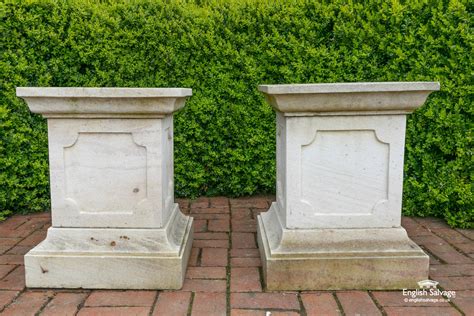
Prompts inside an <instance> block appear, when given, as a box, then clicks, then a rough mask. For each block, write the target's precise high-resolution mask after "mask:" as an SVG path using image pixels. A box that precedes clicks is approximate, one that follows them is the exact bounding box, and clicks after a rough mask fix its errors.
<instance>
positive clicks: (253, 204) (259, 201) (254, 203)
mask: <svg viewBox="0 0 474 316" xmlns="http://www.w3.org/2000/svg"><path fill="white" fill-rule="evenodd" d="M230 206H231V207H236V208H242V207H250V208H268V206H269V203H268V201H267V200H266V199H265V198H261V197H251V198H239V199H231V200H230Z"/></svg>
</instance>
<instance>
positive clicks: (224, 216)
mask: <svg viewBox="0 0 474 316" xmlns="http://www.w3.org/2000/svg"><path fill="white" fill-rule="evenodd" d="M191 216H192V217H194V219H207V220H210V219H215V220H226V221H228V220H230V215H229V214H191Z"/></svg>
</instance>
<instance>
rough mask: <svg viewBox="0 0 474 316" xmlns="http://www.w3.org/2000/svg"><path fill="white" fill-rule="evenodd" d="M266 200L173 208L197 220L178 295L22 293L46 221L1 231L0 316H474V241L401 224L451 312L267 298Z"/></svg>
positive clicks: (424, 221) (394, 301) (329, 295)
mask: <svg viewBox="0 0 474 316" xmlns="http://www.w3.org/2000/svg"><path fill="white" fill-rule="evenodd" d="M272 199H273V198H272V197H266V196H265V197H261V196H260V197H250V198H239V199H228V198H225V197H217V198H207V197H202V198H199V199H197V200H194V201H191V200H188V199H177V203H179V205H180V207H181V210H182V212H183V213H185V214H190V215H191V216H193V217H194V218H195V221H194V222H195V240H194V244H193V249H192V251H191V256H190V260H189V264H188V266H189V267H188V270H187V273H186V279H185V283H184V287H183V289H181V290H179V291H120V290H114V291H105V290H93V291H90V290H38V289H26V288H25V283H24V282H25V281H24V267H23V255H24V254H25V253H26V252H27V251H28V250H29V249H30V248H31V247H32V246H34V245H36V244H37V243H38V242H40V241H41V240H42V239H43V238H44V236H45V231H46V229H47V227H49V225H50V214H48V213H41V214H34V215H21V216H14V217H12V218H10V219H8V220H7V221H5V222H2V223H0V314H1V315H79V316H84V315H114V316H116V315H119V316H120V315H127V316H128V315H155V316H156V315H172V316H174V315H177V316H179V315H193V316H196V315H197V316H199V315H206V316H212V315H217V316H219V315H231V316H239V315H243V316H245V315H261V316H267V315H268V314H267V312H271V316H282V315H287V316H294V315H309V316H310V315H341V314H342V313H341V311H340V309H341V308H342V309H343V312H344V314H345V315H356V314H360V315H388V316H391V315H403V316H406V315H462V314H461V312H460V311H462V312H463V313H464V315H474V231H473V230H465V229H451V228H449V227H448V226H447V225H446V223H445V222H444V221H442V220H439V219H434V218H409V217H403V219H402V225H403V226H404V227H405V228H406V229H407V232H408V234H409V236H410V237H411V238H412V239H413V240H414V241H415V242H416V243H418V244H419V245H420V246H422V247H423V249H425V250H426V251H427V252H428V255H429V256H430V260H431V261H430V263H431V265H430V278H432V279H434V280H436V281H439V282H440V288H442V289H444V290H455V291H456V297H455V298H453V299H452V300H451V302H449V303H448V302H438V303H434V302H418V303H414V302H405V301H404V298H405V297H404V296H403V295H402V293H401V291H370V292H367V291H321V292H315V291H306V292H305V291H303V292H266V291H265V288H264V284H263V283H262V280H261V275H262V270H261V269H262V268H261V262H260V255H259V251H258V249H257V244H256V227H257V226H256V216H257V215H258V214H259V213H260V212H264V211H266V210H267V209H268V207H269V206H270V203H271V201H272Z"/></svg>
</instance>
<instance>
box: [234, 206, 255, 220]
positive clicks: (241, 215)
mask: <svg viewBox="0 0 474 316" xmlns="http://www.w3.org/2000/svg"><path fill="white" fill-rule="evenodd" d="M232 219H252V211H251V210H250V208H232Z"/></svg>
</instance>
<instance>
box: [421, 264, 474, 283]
mask: <svg viewBox="0 0 474 316" xmlns="http://www.w3.org/2000/svg"><path fill="white" fill-rule="evenodd" d="M443 276H474V263H472V264H437V265H432V266H430V277H432V278H434V279H436V278H437V277H443Z"/></svg>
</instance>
